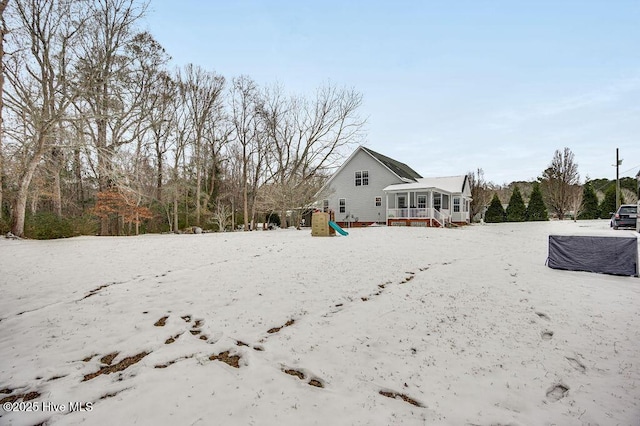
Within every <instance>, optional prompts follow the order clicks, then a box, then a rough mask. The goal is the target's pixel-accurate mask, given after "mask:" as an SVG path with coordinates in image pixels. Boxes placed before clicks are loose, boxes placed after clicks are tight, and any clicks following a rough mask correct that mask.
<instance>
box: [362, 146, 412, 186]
mask: <svg viewBox="0 0 640 426" xmlns="http://www.w3.org/2000/svg"><path fill="white" fill-rule="evenodd" d="M360 148H361V149H362V150H363V151H365V152H367V153H368V154H369V155H371V156H372V157H373V158H375V159H376V160H378V161H379V162H381V163H382V164H383V165H384V166H386V167H387V168H388V169H389V170H391V171H392V172H393V173H394V174H396V175H397V176H398V177H399V178H401V179H409V180H413V181H415V180H417V179H420V178H422V176H420V175H419V174H418V173H417V172H416V171H415V170H413V169H412V168H411V167H409V166H407V165H406V164H404V163H401V162H399V161H397V160H394V159H393V158H390V157H387V156H386V155H382V154H380V153H379V152H375V151H373V150H371V149H369V148H365V147H364V146H361V147H360Z"/></svg>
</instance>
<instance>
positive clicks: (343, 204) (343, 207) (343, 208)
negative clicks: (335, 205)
mask: <svg viewBox="0 0 640 426" xmlns="http://www.w3.org/2000/svg"><path fill="white" fill-rule="evenodd" d="M339 203H340V213H345V212H346V211H347V200H345V199H344V198H340V202H339Z"/></svg>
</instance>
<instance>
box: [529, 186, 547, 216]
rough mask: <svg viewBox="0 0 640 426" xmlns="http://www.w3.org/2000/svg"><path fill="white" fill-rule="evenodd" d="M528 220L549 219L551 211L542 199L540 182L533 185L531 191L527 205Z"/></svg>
mask: <svg viewBox="0 0 640 426" xmlns="http://www.w3.org/2000/svg"><path fill="white" fill-rule="evenodd" d="M526 220H528V221H540V220H549V213H548V212H547V207H546V206H545V205H544V201H543V200H542V192H541V191H540V185H539V184H538V183H535V184H534V185H533V191H532V192H531V198H530V199H529V205H528V206H527V213H526Z"/></svg>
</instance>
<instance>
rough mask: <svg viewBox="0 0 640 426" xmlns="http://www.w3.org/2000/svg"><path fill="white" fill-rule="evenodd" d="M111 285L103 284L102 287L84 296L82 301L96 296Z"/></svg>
mask: <svg viewBox="0 0 640 426" xmlns="http://www.w3.org/2000/svg"><path fill="white" fill-rule="evenodd" d="M110 285H111V284H103V285H101V286H100V287H97V288H94V289H93V290H91V291H90V292H89V293H87V295H86V296H84V297H83V298H82V299H83V300H84V299H86V298H88V297H91V296H93V295H95V294H96V293H97V292H99V291H100V290H102V289H103V288H107V287H109V286H110Z"/></svg>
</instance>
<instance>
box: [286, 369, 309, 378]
mask: <svg viewBox="0 0 640 426" xmlns="http://www.w3.org/2000/svg"><path fill="white" fill-rule="evenodd" d="M283 371H284V372H285V373H287V374H288V375H290V376H296V377H297V378H298V379H300V380H304V377H305V376H304V373H303V372H302V371H298V370H294V369H292V368H289V369H287V370H283Z"/></svg>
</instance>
